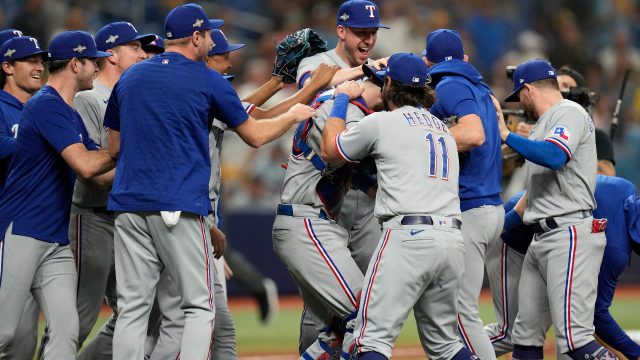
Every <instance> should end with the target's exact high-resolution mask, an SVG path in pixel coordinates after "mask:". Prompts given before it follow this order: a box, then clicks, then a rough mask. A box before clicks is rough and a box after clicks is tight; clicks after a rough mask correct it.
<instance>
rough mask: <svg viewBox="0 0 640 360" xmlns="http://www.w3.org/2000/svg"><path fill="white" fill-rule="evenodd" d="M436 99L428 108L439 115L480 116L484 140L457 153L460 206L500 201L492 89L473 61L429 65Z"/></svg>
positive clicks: (499, 160) (497, 135)
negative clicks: (465, 150)
mask: <svg viewBox="0 0 640 360" xmlns="http://www.w3.org/2000/svg"><path fill="white" fill-rule="evenodd" d="M429 75H431V78H432V86H435V90H436V103H435V104H434V105H433V106H432V107H431V109H430V111H431V113H432V114H434V115H435V116H437V117H439V118H440V119H446V118H449V117H452V116H455V117H457V118H461V117H462V116H465V115H469V114H476V115H478V116H479V117H480V119H481V120H482V126H483V127H484V133H485V142H484V144H482V145H481V146H478V147H476V148H474V149H472V150H470V151H467V152H464V153H461V154H460V180H459V186H460V208H461V210H462V211H466V210H469V209H473V208H476V207H480V206H483V205H500V204H502V200H501V199H500V192H501V191H502V150H501V147H500V145H501V142H500V134H499V131H498V119H497V115H496V109H495V107H494V105H493V102H492V101H491V98H490V97H489V96H488V95H489V94H491V89H490V88H489V86H488V85H487V84H485V83H484V82H483V81H482V75H480V73H479V72H478V70H476V69H475V68H474V67H473V65H471V64H469V63H467V62H464V61H462V60H449V61H443V62H441V63H438V64H435V65H433V66H431V68H429Z"/></svg>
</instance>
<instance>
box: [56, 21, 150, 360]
mask: <svg viewBox="0 0 640 360" xmlns="http://www.w3.org/2000/svg"><path fill="white" fill-rule="evenodd" d="M95 39H96V45H97V47H98V50H100V51H104V52H108V53H109V54H110V55H111V56H109V57H108V58H104V59H101V60H100V61H99V62H98V67H99V69H100V70H99V72H98V76H97V78H96V80H94V81H93V89H91V90H89V91H83V92H80V93H78V94H77V95H76V97H75V98H74V101H73V103H74V108H75V109H76V111H78V113H79V114H80V116H81V117H82V121H83V122H84V125H85V128H86V129H87V132H88V133H89V137H90V138H91V139H92V140H93V141H95V142H96V143H97V144H98V145H99V146H100V147H101V148H103V149H106V148H107V147H108V143H107V142H108V138H107V131H106V129H105V128H104V127H103V126H102V121H103V119H104V113H105V111H106V110H107V102H108V101H109V97H110V95H111V89H112V88H113V86H114V85H115V83H116V82H117V81H118V79H119V78H120V76H121V75H122V73H123V72H124V71H125V70H127V69H128V68H129V67H130V66H131V65H133V64H135V63H137V62H140V61H142V60H144V59H146V57H147V56H146V53H145V52H144V51H143V50H142V45H143V44H147V43H149V42H151V41H152V40H153V39H154V36H153V35H139V34H138V31H137V30H136V28H135V27H134V26H133V25H132V24H131V23H129V22H125V21H121V22H113V23H110V24H107V25H105V26H104V27H102V28H101V29H100V30H98V32H97V33H96V36H95ZM113 175H114V171H110V172H108V173H106V174H104V175H102V176H99V177H95V178H92V179H90V180H89V181H86V180H83V179H81V178H80V179H78V180H77V181H76V186H75V188H74V192H73V201H72V205H71V217H70V222H69V245H70V247H71V249H72V251H73V253H74V257H75V259H76V269H77V271H78V290H77V291H78V300H77V306H78V317H79V319H80V333H79V337H78V343H79V344H80V346H82V343H83V342H84V341H85V339H86V338H87V336H88V335H89V333H90V332H91V329H93V325H94V324H95V322H96V320H97V318H98V315H99V314H100V310H101V309H102V303H103V299H104V298H105V294H106V295H107V303H108V304H109V306H110V307H111V309H112V310H113V314H112V316H111V318H110V319H109V321H108V322H107V323H106V324H105V325H104V326H103V327H102V329H101V330H100V332H99V333H98V335H97V336H96V337H94V338H93V339H92V341H91V342H90V343H89V344H87V346H86V347H85V349H84V351H83V352H82V353H81V354H80V356H79V358H80V359H95V358H97V357H99V356H103V357H105V358H111V339H112V337H113V329H114V327H115V321H116V319H117V317H118V311H117V310H118V309H117V306H116V301H117V299H116V289H115V286H116V284H115V272H114V271H115V268H114V261H113V226H114V216H113V213H112V212H109V211H107V197H108V194H109V191H110V190H111V183H112V182H113ZM45 339H46V336H45Z"/></svg>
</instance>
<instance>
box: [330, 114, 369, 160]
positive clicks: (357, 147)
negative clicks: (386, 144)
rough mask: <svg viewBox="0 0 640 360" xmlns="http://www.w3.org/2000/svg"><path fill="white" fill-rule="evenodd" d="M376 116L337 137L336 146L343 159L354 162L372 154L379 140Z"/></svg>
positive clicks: (367, 118) (363, 120)
mask: <svg viewBox="0 0 640 360" xmlns="http://www.w3.org/2000/svg"><path fill="white" fill-rule="evenodd" d="M378 133H379V130H378V122H377V121H376V119H375V116H367V117H365V118H364V119H362V120H361V121H360V122H358V123H357V124H355V125H354V126H353V127H351V128H350V129H347V130H345V131H343V132H341V133H340V134H338V136H337V137H336V146H337V147H338V152H339V153H340V155H341V156H342V158H343V159H345V160H346V161H349V162H354V161H357V160H359V159H362V158H363V157H365V156H367V155H368V154H370V153H372V152H373V150H374V147H375V143H376V139H377V138H378Z"/></svg>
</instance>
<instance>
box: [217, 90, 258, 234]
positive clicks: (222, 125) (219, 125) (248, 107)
mask: <svg viewBox="0 0 640 360" xmlns="http://www.w3.org/2000/svg"><path fill="white" fill-rule="evenodd" d="M242 106H243V107H244V108H245V110H247V114H251V111H252V110H253V109H254V108H255V105H253V104H250V103H248V102H244V101H243V102H242ZM227 130H229V127H228V126H227V124H225V123H223V122H222V121H220V120H218V119H213V122H212V123H211V130H209V157H210V158H211V177H210V178H209V200H211V208H212V209H213V214H216V213H217V200H218V198H219V197H220V185H221V184H222V176H221V175H222V168H221V165H222V164H221V161H220V153H221V151H222V140H223V139H224V132H225V131H227ZM214 217H215V216H213V217H209V219H210V220H214V219H213V218H214ZM213 223H214V224H217V222H216V221H215V220H214V221H213Z"/></svg>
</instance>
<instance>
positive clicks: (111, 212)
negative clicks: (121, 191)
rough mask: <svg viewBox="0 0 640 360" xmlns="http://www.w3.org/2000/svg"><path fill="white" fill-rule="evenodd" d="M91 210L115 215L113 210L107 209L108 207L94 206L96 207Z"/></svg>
mask: <svg viewBox="0 0 640 360" xmlns="http://www.w3.org/2000/svg"><path fill="white" fill-rule="evenodd" d="M91 211H93V213H94V214H100V215H107V216H111V217H113V215H114V214H113V211H111V210H107V208H106V207H94V208H91Z"/></svg>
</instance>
